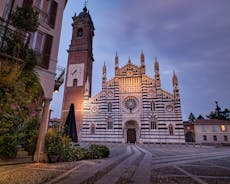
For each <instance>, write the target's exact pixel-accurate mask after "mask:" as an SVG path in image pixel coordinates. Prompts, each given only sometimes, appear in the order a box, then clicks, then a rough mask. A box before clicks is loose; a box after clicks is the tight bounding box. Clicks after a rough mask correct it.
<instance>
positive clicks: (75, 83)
mask: <svg viewBox="0 0 230 184" xmlns="http://www.w3.org/2000/svg"><path fill="white" fill-rule="evenodd" d="M73 87H77V79H73Z"/></svg>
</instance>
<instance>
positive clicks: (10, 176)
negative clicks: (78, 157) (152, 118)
mask: <svg viewBox="0 0 230 184" xmlns="http://www.w3.org/2000/svg"><path fill="white" fill-rule="evenodd" d="M105 145H107V146H108V147H109V148H110V150H111V154H110V157H109V158H107V159H101V160H82V161H78V162H66V163H55V164H44V163H40V164H35V163H32V164H19V165H10V166H1V167H0V184H5V183H7V184H16V183H20V184H21V183H25V184H40V183H46V184H51V183H55V184H71V183H81V184H86V183H97V184H108V183H109V184H112V183H116V184H126V183H139V184H148V183H154V184H155V183H156V184H158V183H165V184H182V183H183V184H186V183H189V184H197V183H200V184H207V183H208V184H209V183H210V184H217V183H218V184H229V183H230V147H215V146H199V145H177V144H174V145H172V144H168V145H167V144H162V145H160V144H139V145H135V144H113V143H111V144H108V143H105Z"/></svg>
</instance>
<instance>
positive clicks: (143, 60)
mask: <svg viewBox="0 0 230 184" xmlns="http://www.w3.org/2000/svg"><path fill="white" fill-rule="evenodd" d="M141 65H142V66H143V65H145V55H144V53H143V49H141Z"/></svg>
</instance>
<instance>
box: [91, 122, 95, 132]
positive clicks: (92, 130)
mask: <svg viewBox="0 0 230 184" xmlns="http://www.w3.org/2000/svg"><path fill="white" fill-rule="evenodd" d="M91 134H95V125H94V124H92V125H91Z"/></svg>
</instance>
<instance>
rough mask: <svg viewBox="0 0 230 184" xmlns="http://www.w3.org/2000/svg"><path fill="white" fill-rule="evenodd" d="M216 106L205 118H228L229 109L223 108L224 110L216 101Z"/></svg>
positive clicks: (229, 114)
mask: <svg viewBox="0 0 230 184" xmlns="http://www.w3.org/2000/svg"><path fill="white" fill-rule="evenodd" d="M215 103H216V108H215V110H214V111H211V112H210V114H209V115H207V118H209V119H219V120H230V110H229V109H227V108H225V109H224V110H222V109H221V107H220V106H219V105H218V102H217V101H216V102H215Z"/></svg>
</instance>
